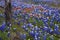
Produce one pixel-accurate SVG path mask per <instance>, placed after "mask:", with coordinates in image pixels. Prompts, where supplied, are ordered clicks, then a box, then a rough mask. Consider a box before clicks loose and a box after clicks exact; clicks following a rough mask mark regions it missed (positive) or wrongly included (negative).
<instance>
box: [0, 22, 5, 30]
mask: <svg viewBox="0 0 60 40" xmlns="http://www.w3.org/2000/svg"><path fill="white" fill-rule="evenodd" d="M5 28H6V24H5V22H4V23H3V24H2V25H1V26H0V30H1V31H4V30H5Z"/></svg>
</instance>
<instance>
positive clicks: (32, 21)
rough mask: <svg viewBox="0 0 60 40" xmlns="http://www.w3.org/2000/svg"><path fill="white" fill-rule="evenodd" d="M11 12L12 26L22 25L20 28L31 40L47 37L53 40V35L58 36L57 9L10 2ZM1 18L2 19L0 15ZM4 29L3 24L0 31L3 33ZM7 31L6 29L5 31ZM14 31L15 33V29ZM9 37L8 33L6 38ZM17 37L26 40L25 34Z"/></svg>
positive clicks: (59, 27)
mask: <svg viewBox="0 0 60 40" xmlns="http://www.w3.org/2000/svg"><path fill="white" fill-rule="evenodd" d="M12 12H13V14H12V15H13V16H12V19H13V20H14V24H18V25H20V24H21V23H22V26H20V28H23V29H24V30H25V31H26V32H27V33H28V34H29V35H30V36H32V38H33V39H32V40H46V39H47V37H48V36H49V38H50V40H54V35H60V10H59V9H56V8H51V7H47V6H41V5H40V4H39V5H35V4H27V3H23V2H17V1H16V2H12ZM1 16H2V17H4V16H3V15H2V14H0V17H1ZM10 25H11V24H10ZM5 28H6V24H5V22H3V23H2V25H1V26H0V30H1V31H5ZM9 29H10V28H9V27H8V28H7V30H9ZM14 30H15V31H16V28H14ZM9 35H10V32H9V31H8V35H7V36H8V37H9ZM19 35H20V38H21V40H27V39H26V38H27V34H26V33H24V34H19ZM0 39H1V38H0ZM30 39H31V38H30ZM30 39H29V40H30Z"/></svg>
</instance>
